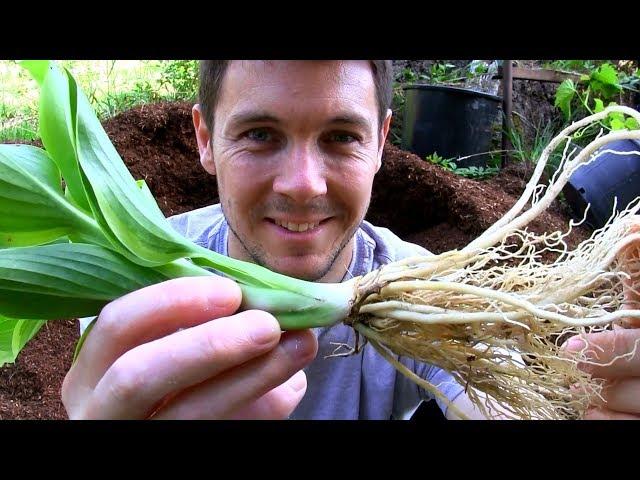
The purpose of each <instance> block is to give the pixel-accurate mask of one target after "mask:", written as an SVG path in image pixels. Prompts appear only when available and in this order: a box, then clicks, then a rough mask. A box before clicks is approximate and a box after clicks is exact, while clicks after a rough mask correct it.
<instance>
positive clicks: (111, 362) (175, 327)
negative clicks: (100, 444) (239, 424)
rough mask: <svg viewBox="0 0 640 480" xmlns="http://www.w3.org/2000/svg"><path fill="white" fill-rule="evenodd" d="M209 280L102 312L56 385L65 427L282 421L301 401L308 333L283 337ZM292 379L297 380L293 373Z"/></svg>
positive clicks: (310, 347) (234, 289)
mask: <svg viewBox="0 0 640 480" xmlns="http://www.w3.org/2000/svg"><path fill="white" fill-rule="evenodd" d="M240 301H241V292H240V289H239V287H238V286H237V285H236V284H235V283H234V282H232V281H230V280H228V279H225V278H221V277H216V276H211V277H193V278H180V279H176V280H170V281H167V282H164V283H160V284H157V285H152V286H150V287H147V288H143V289H141V290H138V291H136V292H133V293H130V294H128V295H126V296H124V297H122V298H119V299H118V300H115V301H113V302H111V303H110V304H108V305H107V306H106V307H105V308H104V309H103V310H102V312H101V313H100V316H99V317H98V319H97V321H96V324H95V326H94V328H93V329H92V330H91V332H90V333H89V334H88V335H87V338H86V340H85V343H84V345H83V347H82V350H81V352H80V354H79V356H78V358H77V360H76V363H75V364H74V365H73V366H72V367H71V369H70V370H69V372H68V373H67V376H66V377H65V380H64V383H63V385H62V401H63V403H64V406H65V408H66V410H67V413H68V415H69V418H72V419H77V418H100V419H144V418H154V419H155V418H157V419H169V418H172V419H214V418H215V419H218V418H232V419H245V418H247V419H248V418H259V419H280V418H286V417H287V416H288V415H290V414H291V412H292V411H293V410H294V408H295V407H296V406H297V405H298V403H299V402H300V400H301V399H302V397H303V395H304V393H305V391H306V385H307V384H306V377H305V374H304V372H303V371H302V370H301V369H302V368H303V367H304V366H305V365H307V364H308V363H309V362H311V360H312V359H313V358H314V357H315V355H316V353H317V348H318V345H317V340H316V338H315V335H314V334H313V332H311V331H310V330H304V331H297V332H287V333H283V334H281V332H280V327H279V325H278V322H277V321H276V319H275V318H274V317H273V316H272V315H270V314H268V313H266V312H262V311H257V310H253V311H245V312H241V313H235V312H236V311H237V309H238V307H239V305H240ZM296 372H297V373H296Z"/></svg>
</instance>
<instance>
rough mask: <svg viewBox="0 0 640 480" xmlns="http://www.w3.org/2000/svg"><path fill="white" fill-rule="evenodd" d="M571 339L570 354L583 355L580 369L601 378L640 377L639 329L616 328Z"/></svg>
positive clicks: (568, 344) (567, 346)
mask: <svg viewBox="0 0 640 480" xmlns="http://www.w3.org/2000/svg"><path fill="white" fill-rule="evenodd" d="M586 339H587V343H586V344H585V341H584V339H583V338H582V337H578V336H575V337H572V338H570V339H569V340H568V342H567V345H566V349H567V351H569V352H584V354H585V355H586V356H587V361H586V362H581V363H580V368H582V369H583V370H585V371H586V372H589V373H590V374H591V375H592V376H594V377H598V378H618V377H633V376H640V329H616V330H609V331H605V332H599V333H592V334H588V335H586Z"/></svg>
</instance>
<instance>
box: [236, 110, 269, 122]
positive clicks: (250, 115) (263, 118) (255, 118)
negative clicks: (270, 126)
mask: <svg viewBox="0 0 640 480" xmlns="http://www.w3.org/2000/svg"><path fill="white" fill-rule="evenodd" d="M259 122H271V123H280V119H279V118H278V117H276V116H274V115H272V114H270V113H269V112H266V111H255V110H251V111H245V112H238V113H234V114H233V115H231V117H230V118H229V124H230V125H243V124H246V123H259Z"/></svg>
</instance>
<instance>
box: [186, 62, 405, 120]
mask: <svg viewBox="0 0 640 480" xmlns="http://www.w3.org/2000/svg"><path fill="white" fill-rule="evenodd" d="M230 62H231V61H230V60H200V88H199V91H198V102H199V103H200V105H201V107H202V112H203V114H204V121H205V123H206V125H207V127H208V128H209V130H210V131H212V130H213V120H214V118H213V116H214V112H215V109H216V105H217V103H218V96H219V94H220V86H221V85H222V79H223V78H224V74H225V72H226V71H227V67H228V66H229V63H230ZM370 64H371V69H372V71H373V82H374V85H375V87H376V99H377V100H378V121H379V125H382V123H383V122H384V119H385V117H386V116H387V110H388V109H389V108H391V98H392V95H393V72H392V68H391V60H370Z"/></svg>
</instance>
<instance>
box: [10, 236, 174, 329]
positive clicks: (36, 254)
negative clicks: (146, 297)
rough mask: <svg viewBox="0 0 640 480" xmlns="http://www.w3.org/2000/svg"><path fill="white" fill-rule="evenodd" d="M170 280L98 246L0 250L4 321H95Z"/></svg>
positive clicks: (167, 276)
mask: <svg viewBox="0 0 640 480" xmlns="http://www.w3.org/2000/svg"><path fill="white" fill-rule="evenodd" d="M169 278H172V276H171V275H169V274H167V273H164V272H161V271H158V270H155V269H151V268H145V267H142V266H140V265H137V264H135V263H133V262H130V261H128V260H127V259H126V258H124V257H123V256H121V255H119V254H117V253H114V252H112V251H110V250H108V249H106V248H103V247H99V246H96V245H86V244H78V243H76V244H74V243H66V244H63V243H57V244H52V245H43V246H37V247H23V248H11V249H4V250H0V315H6V316H9V317H13V318H31V319H42V320H46V319H52V318H73V317H87V316H91V315H97V314H98V313H99V311H100V309H101V308H102V307H103V306H104V305H105V304H106V303H108V302H110V301H111V300H114V299H116V298H118V297H121V296H122V295H124V294H126V293H129V292H131V291H133V290H137V289H140V288H142V287H145V286H147V285H151V284H154V283H159V282H162V281H164V280H167V279H169Z"/></svg>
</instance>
